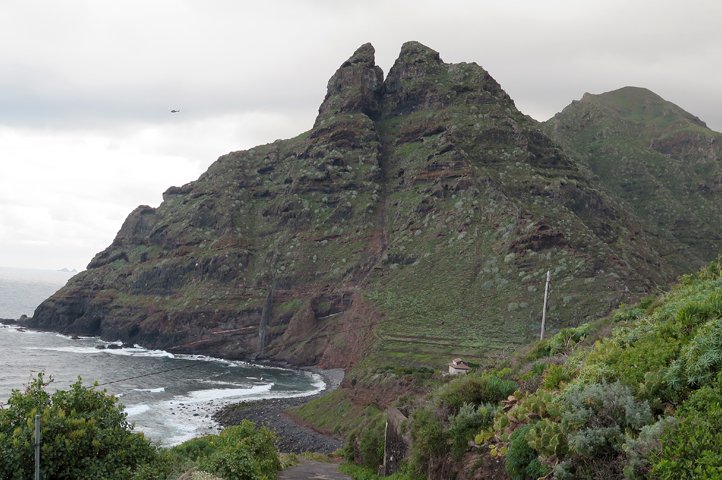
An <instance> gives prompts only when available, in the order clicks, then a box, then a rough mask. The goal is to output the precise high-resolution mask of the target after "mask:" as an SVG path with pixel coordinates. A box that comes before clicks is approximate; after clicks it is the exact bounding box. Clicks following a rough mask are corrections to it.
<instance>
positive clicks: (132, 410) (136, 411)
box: [125, 403, 150, 417]
mask: <svg viewBox="0 0 722 480" xmlns="http://www.w3.org/2000/svg"><path fill="white" fill-rule="evenodd" d="M148 410H150V405H146V404H144V403H141V404H140V405H130V406H128V407H125V413H127V414H128V416H129V417H132V416H133V415H140V414H141V413H145V412H147V411H148Z"/></svg>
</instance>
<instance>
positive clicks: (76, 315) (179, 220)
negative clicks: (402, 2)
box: [31, 42, 712, 369]
mask: <svg viewBox="0 0 722 480" xmlns="http://www.w3.org/2000/svg"><path fill="white" fill-rule="evenodd" d="M676 172H677V171H676V170H675V171H674V172H672V173H676ZM687 180H688V177H686V176H684V175H681V174H680V176H679V183H680V184H682V183H684V182H686V181H687ZM693 187H694V185H688V186H687V187H685V188H693ZM642 213H643V212H642ZM648 223H649V222H648V220H647V219H641V217H640V216H639V215H635V214H633V213H632V212H631V211H630V209H629V208H628V206H625V205H624V204H622V203H620V202H618V201H617V200H615V199H614V198H613V196H611V195H610V194H608V193H607V192H606V191H605V189H604V187H603V186H602V183H600V182H597V181H596V180H594V179H592V178H590V176H589V175H588V174H587V173H586V170H585V169H584V168H580V165H579V163H578V162H577V161H576V160H575V158H573V157H570V156H568V155H567V154H566V153H565V152H564V151H563V150H562V149H561V148H560V147H559V146H558V145H557V144H556V143H554V142H553V141H552V140H550V138H549V137H548V136H546V135H545V134H544V133H542V131H541V130H540V127H539V125H538V124H537V123H536V122H534V121H533V120H531V119H530V118H529V117H527V116H525V115H523V114H522V113H521V112H519V111H518V110H517V109H516V107H515V105H514V102H513V101H512V99H511V98H509V96H508V95H507V94H506V93H505V92H504V91H503V90H502V88H501V87H500V86H499V84H498V83H497V82H496V81H495V80H494V79H493V78H492V77H491V76H490V75H489V74H488V73H487V72H486V71H485V70H484V69H483V68H481V67H480V66H478V65H476V64H473V63H469V64H467V63H461V64H447V63H444V62H443V61H442V60H441V58H440V57H439V54H438V53H437V52H435V51H433V50H431V49H429V48H427V47H425V46H423V45H421V44H419V43H416V42H408V43H406V44H404V45H403V47H402V49H401V53H400V55H399V58H398V59H397V60H396V62H395V64H394V66H393V67H392V68H391V70H390V71H389V73H388V75H387V77H386V78H385V79H384V78H383V74H382V72H381V69H380V68H379V67H378V66H376V65H375V62H374V49H373V47H372V46H371V45H370V44H367V45H364V46H362V47H361V48H359V49H358V50H357V51H356V52H355V53H354V54H353V55H352V56H351V57H350V58H349V59H348V60H347V61H346V62H344V63H343V64H342V65H341V67H340V68H339V69H338V70H337V71H336V73H335V74H334V75H333V76H332V77H331V79H330V80H329V82H328V93H327V95H326V98H325V99H324V101H323V103H322V105H321V107H320V109H319V115H318V118H317V119H316V122H315V124H314V126H313V128H312V129H311V130H310V131H309V132H306V133H304V134H301V135H299V136H298V137H296V138H293V139H290V140H279V141H276V142H274V143H272V144H269V145H263V146H259V147H255V148H253V149H250V150H247V151H240V152H233V153H230V154H228V155H224V156H223V157H221V158H219V159H218V161H216V162H215V163H214V164H213V165H212V166H211V167H210V168H209V169H208V171H207V172H206V173H204V174H203V175H202V176H201V177H200V178H199V179H198V180H196V181H194V182H191V183H189V184H187V185H184V186H181V187H171V188H169V189H168V190H167V191H166V192H165V194H164V201H163V203H162V204H161V205H160V206H159V207H158V208H150V207H145V206H141V207H138V208H137V209H136V210H135V211H134V212H133V213H131V214H130V216H129V217H128V218H127V220H126V221H125V223H124V224H123V226H122V228H121V229H120V231H119V233H118V235H117V236H116V238H115V240H114V241H113V243H112V244H111V245H110V246H109V247H108V248H107V249H105V250H104V251H103V252H100V253H98V254H97V255H96V256H95V258H94V259H93V260H92V261H91V262H90V264H89V265H88V269H87V270H86V271H85V272H82V273H80V274H79V275H77V276H75V277H74V278H73V279H72V280H71V281H70V282H68V284H67V285H66V286H65V287H64V288H63V289H61V290H60V291H59V292H58V293H56V294H55V295H53V296H52V297H51V298H49V299H48V300H46V301H45V302H43V304H41V305H40V306H39V307H38V309H37V310H36V312H35V314H34V316H33V319H32V321H31V326H34V327H40V328H48V329H55V330H61V331H65V332H69V333H70V332H75V333H85V334H99V335H102V336H104V337H106V338H112V339H122V340H125V341H129V342H133V343H141V344H144V345H147V346H150V347H155V348H164V349H169V350H172V351H179V352H196V353H204V354H209V355H215V356H225V357H231V358H259V359H271V360H276V361H279V360H280V361H288V362H290V363H292V364H321V365H325V366H341V367H348V366H352V365H358V364H359V362H361V361H362V359H363V362H365V363H364V364H365V365H366V366H368V367H369V368H370V369H375V368H394V367H395V366H397V365H398V364H399V363H403V364H404V365H410V366H423V365H436V366H438V365H442V364H444V363H446V362H448V361H449V360H450V358H453V357H457V356H463V357H465V358H468V359H470V360H474V361H477V362H487V361H489V359H492V358H495V357H498V356H501V355H504V354H505V353H508V352H509V351H511V350H512V349H514V348H516V347H518V346H519V345H522V344H525V343H527V342H529V341H530V340H531V339H533V338H534V337H535V336H536V335H537V332H538V329H539V323H540V317H541V313H540V310H541V303H542V295H543V289H544V277H545V274H546V271H547V270H550V271H551V272H552V279H553V282H554V283H553V287H552V293H551V304H552V305H553V307H552V309H551V310H550V313H549V316H550V328H551V329H552V330H556V329H559V328H561V327H565V326H571V325H577V324H579V323H580V322H583V321H584V320H585V319H589V318H594V317H596V316H598V315H600V314H603V313H604V312H608V311H609V310H610V309H611V308H613V307H615V306H616V305H618V304H619V302H620V301H621V300H623V299H624V298H626V297H627V296H639V295H641V294H644V293H645V292H648V291H649V290H650V289H653V288H655V286H656V285H657V284H665V283H666V282H668V281H669V280H670V279H671V278H673V277H674V276H675V275H676V274H678V273H680V272H681V269H680V268H681V267H680V265H679V262H676V263H675V262H669V261H668V260H667V258H668V257H666V256H664V255H663V254H662V253H661V251H660V250H659V249H660V248H661V247H660V245H661V243H660V242H655V241H654V238H653V237H652V236H650V232H652V230H650V229H649V228H646V227H645V226H644V225H647V224H648ZM652 233H654V232H652ZM682 241H683V240H680V242H682ZM690 245H691V244H690ZM689 248H690V249H691V248H692V246H690V247H689ZM710 248H712V246H711V245H710ZM700 256H702V253H700ZM685 267H686V266H685Z"/></svg>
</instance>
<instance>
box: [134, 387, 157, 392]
mask: <svg viewBox="0 0 722 480" xmlns="http://www.w3.org/2000/svg"><path fill="white" fill-rule="evenodd" d="M133 391H134V392H148V393H163V392H165V387H158V388H134V389H133Z"/></svg>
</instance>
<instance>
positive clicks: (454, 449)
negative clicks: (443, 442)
mask: <svg viewBox="0 0 722 480" xmlns="http://www.w3.org/2000/svg"><path fill="white" fill-rule="evenodd" d="M495 411H496V407H495V406H494V405H491V404H484V405H479V406H476V405H473V404H471V403H465V404H464V405H462V406H461V408H460V409H459V413H458V414H456V415H451V416H450V417H449V431H448V434H449V437H450V440H451V453H452V455H454V457H456V458H461V457H462V456H463V455H464V453H465V452H466V450H467V448H468V443H469V440H471V439H472V438H474V435H476V433H478V432H479V430H481V429H483V428H486V427H490V426H491V424H492V422H493V420H494V412H495Z"/></svg>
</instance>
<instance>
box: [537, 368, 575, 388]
mask: <svg viewBox="0 0 722 480" xmlns="http://www.w3.org/2000/svg"><path fill="white" fill-rule="evenodd" d="M574 373H575V372H574V370H573V369H572V368H570V367H568V366H566V365H549V367H548V368H547V369H546V372H545V373H544V382H543V385H544V387H545V388H549V389H555V388H559V386H560V385H561V384H563V383H569V381H570V380H571V379H572V378H574Z"/></svg>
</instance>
